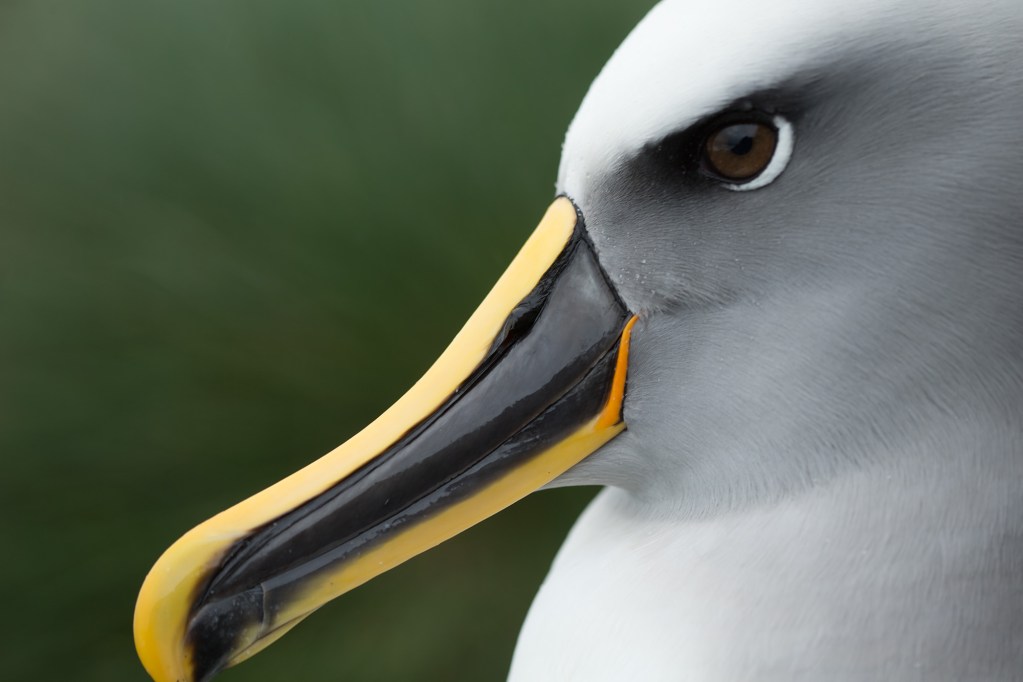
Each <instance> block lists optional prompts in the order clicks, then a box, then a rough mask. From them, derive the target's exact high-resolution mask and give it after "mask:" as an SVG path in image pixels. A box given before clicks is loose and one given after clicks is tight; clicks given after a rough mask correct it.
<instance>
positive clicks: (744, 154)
mask: <svg viewBox="0 0 1023 682" xmlns="http://www.w3.org/2000/svg"><path fill="white" fill-rule="evenodd" d="M777 146H778V131H777V130H776V129H775V128H774V127H773V126H771V125H768V124H766V123H760V122H757V121H744V122H739V123H730V124H728V125H726V126H722V127H721V128H718V129H717V130H715V131H714V132H712V133H711V134H710V135H709V136H708V137H707V143H706V147H705V149H704V158H705V159H706V162H707V166H708V168H709V170H711V171H712V172H713V173H715V174H716V175H718V176H720V177H722V178H724V179H725V180H732V181H735V182H742V181H744V180H752V179H753V178H755V177H756V176H758V175H760V174H761V173H763V172H764V169H765V168H767V166H768V165H769V164H770V163H771V158H772V157H773V156H774V150H775V148H776V147H777Z"/></svg>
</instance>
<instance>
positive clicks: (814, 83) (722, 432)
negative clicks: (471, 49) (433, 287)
mask: <svg viewBox="0 0 1023 682" xmlns="http://www.w3.org/2000/svg"><path fill="white" fill-rule="evenodd" d="M981 4H983V5H984V7H983V8H982V9H981V8H978V7H977V6H974V5H970V6H969V7H966V6H965V5H963V4H962V3H954V2H951V1H948V2H932V3H925V2H922V1H915V0H902V1H900V2H881V1H880V0H865V1H864V2H859V3H845V2H832V1H828V2H816V3H805V2H799V1H797V0H778V1H777V2H774V3H758V2H752V1H747V0H742V1H741V2H738V3H728V4H727V5H726V4H719V6H710V5H708V4H707V3H696V2H692V1H690V0H666V1H665V2H663V3H661V4H660V5H658V6H657V7H656V8H655V9H654V10H653V11H652V12H651V14H649V15H648V17H647V18H646V19H645V20H644V21H643V22H642V23H641V24H640V25H639V26H638V27H637V28H636V30H635V31H634V32H633V33H632V34H631V35H630V36H629V38H628V39H627V40H626V41H625V42H624V43H623V44H622V46H621V47H620V48H619V49H618V51H617V52H616V54H615V55H614V56H613V58H612V59H611V61H610V62H609V63H608V64H607V66H606V67H605V68H604V70H603V71H602V73H601V74H600V75H599V77H598V78H597V79H596V81H595V82H594V84H593V86H592V87H591V89H590V91H589V93H588V94H587V95H586V97H585V99H584V101H583V103H582V106H581V108H580V110H579V112H578V114H577V115H576V117H575V119H574V121H573V123H572V125H571V126H570V128H569V131H568V135H567V138H566V142H565V147H564V153H563V157H562V162H561V167H560V170H559V173H558V185H557V187H558V190H557V195H558V198H557V199H556V200H555V201H554V203H553V204H552V205H551V207H550V208H549V209H548V211H547V213H546V215H545V216H544V218H543V219H542V220H541V222H540V225H539V227H537V229H536V231H535V232H534V233H533V235H532V236H531V237H530V238H529V240H528V241H527V242H526V243H525V245H524V246H523V248H522V250H521V252H520V253H519V255H518V256H517V257H516V258H515V260H514V261H513V262H512V264H511V265H510V266H509V268H508V270H507V271H506V272H505V274H504V275H503V276H502V277H501V278H500V279H499V281H498V282H497V284H496V285H495V287H494V289H493V290H492V291H491V293H490V294H489V295H488V296H487V297H486V299H485V300H484V302H483V303H482V304H481V306H480V307H479V309H478V310H477V311H476V312H475V313H474V314H473V316H472V317H471V318H470V320H469V321H468V322H467V323H466V325H465V327H464V328H463V330H462V331H461V332H460V333H459V334H458V335H457V336H456V337H455V339H454V341H453V342H452V343H451V345H450V346H449V348H448V349H447V350H446V351H445V352H444V353H443V354H442V355H441V357H440V358H439V359H438V360H437V362H436V364H434V366H433V367H431V369H430V370H429V371H428V372H427V373H426V374H425V375H424V376H423V378H422V379H420V380H419V382H418V383H416V384H415V385H414V386H413V387H412V388H411V389H410V390H409V392H408V393H407V394H406V395H404V396H403V397H402V398H401V399H400V400H399V401H398V402H397V403H395V405H394V406H392V407H391V408H390V409H388V410H387V411H386V412H385V413H384V414H383V415H381V416H380V417H379V418H378V419H377V420H376V421H374V422H373V423H372V424H370V425H369V426H368V427H366V429H365V430H363V431H362V432H360V433H359V434H357V435H356V436H354V437H353V438H352V439H351V440H349V441H348V442H346V443H344V444H342V445H341V446H339V447H338V448H337V449H335V450H334V451H332V452H331V453H329V454H327V455H326V456H324V457H323V458H321V459H319V460H317V461H315V462H313V463H312V464H310V465H309V466H307V467H306V468H304V469H302V470H300V471H298V472H296V473H295V474H293V475H291V476H289V477H288V478H286V479H284V480H282V481H280V482H279V483H276V484H274V485H273V486H271V487H269V488H267V489H266V490H264V491H262V492H260V493H258V494H256V495H254V496H253V497H251V498H249V499H247V500H244V501H242V502H240V503H238V504H237V505H235V506H234V507H232V508H230V509H228V510H226V511H224V512H222V513H221V514H219V515H217V516H215V517H214V518H212V519H210V520H208V521H206V522H205V523H202V524H200V525H199V526H197V527H196V528H194V529H193V530H191V531H189V532H188V533H187V534H185V535H184V536H183V537H182V538H181V539H179V540H178V541H177V542H176V543H174V544H173V545H172V546H171V547H170V548H169V549H168V550H167V551H166V553H164V555H163V556H162V557H161V558H160V559H159V560H158V561H157V563H156V564H155V566H154V567H153V569H152V570H151V572H150V574H149V575H148V577H147V578H146V581H145V583H144V585H143V588H142V591H141V593H140V595H139V600H138V604H137V607H136V612H135V638H136V644H137V648H138V651H139V655H140V657H141V659H142V661H143V663H144V665H145V667H146V669H147V670H148V671H149V673H150V674H151V675H152V676H153V677H154V678H155V679H156V680H158V682H171V681H177V682H185V681H188V682H192V681H194V680H202V681H205V680H209V679H210V678H212V677H213V676H214V675H215V674H216V673H217V672H218V671H219V670H221V669H223V668H225V667H227V666H230V665H234V664H236V663H238V662H240V661H242V660H244V659H246V658H248V657H249V656H251V655H253V654H254V653H256V652H258V651H260V650H261V649H262V648H264V647H265V646H267V645H268V644H270V643H272V642H273V641H274V640H276V639H277V638H278V637H280V636H281V635H283V634H284V633H285V632H287V631H288V630H289V629H290V628H292V627H293V626H294V625H295V624H297V623H298V622H299V621H301V620H302V619H303V618H304V617H305V616H306V615H308V614H309V613H311V612H312V611H313V610H315V609H316V608H318V607H319V606H321V605H323V604H324V603H325V602H326V601H328V600H330V599H333V598H335V597H337V596H339V595H341V594H343V593H345V592H347V591H349V590H351V589H353V588H355V587H357V586H358V585H360V584H362V583H364V582H366V581H368V580H370V579H371V578H373V577H374V576H376V575H378V574H380V573H382V572H384V571H386V570H388V569H390V568H392V567H394V566H396V565H398V564H400V563H401V562H403V561H405V560H407V559H409V558H410V557H412V556H414V555H416V554H418V553H420V552H423V551H425V550H427V549H429V548H430V547H433V546H435V545H437V544H438V543H440V542H443V541H444V540H446V539H447V538H450V537H451V536H453V535H455V534H457V533H459V532H461V531H462V530H464V529H466V528H468V527H469V526H471V525H473V524H475V523H477V522H479V521H481V520H482V519H484V518H486V517H487V516H489V515H491V514H493V513H495V512H497V511H499V510H500V509H502V508H504V507H506V506H508V505H510V504H512V503H513V502H515V501H516V500H518V499H520V498H522V497H523V496H525V495H527V494H529V493H530V492H532V491H534V490H536V489H538V488H540V487H543V486H545V485H560V484H571V483H589V484H593V483H598V484H607V485H617V486H620V487H623V488H626V489H629V490H632V491H633V492H635V493H636V494H640V495H642V494H646V495H653V494H658V495H662V496H664V497H666V498H670V499H676V500H678V501H679V502H678V503H679V504H686V505H690V506H693V507H701V506H703V507H707V506H714V505H717V506H720V505H722V504H739V503H749V502H751V501H755V500H756V499H758V498H759V497H760V496H762V495H771V494H773V493H774V492H777V491H778V490H780V489H782V488H785V487H792V486H798V485H806V484H809V483H810V482H812V481H814V480H818V479H819V478H821V477H827V476H830V475H834V473H835V472H836V471H837V470H839V469H840V467H842V466H845V465H849V466H854V465H856V464H857V463H858V462H862V461H863V460H864V459H865V458H867V457H869V452H870V448H869V443H868V441H869V440H870V439H875V440H876V439H878V438H882V439H884V438H892V439H895V438H899V437H903V436H905V435H906V430H905V429H906V424H907V423H919V422H921V421H927V420H930V419H935V418H937V416H940V414H941V409H940V408H941V405H940V404H939V403H940V401H935V399H934V395H935V393H936V391H937V389H938V388H939V387H940V386H941V385H942V384H943V383H944V382H958V383H959V384H960V385H961V384H963V383H968V382H973V383H976V384H979V385H986V384H985V381H986V380H988V379H990V377H988V376H986V375H984V373H983V369H982V368H981V367H980V365H979V364H977V363H974V362H973V358H975V357H977V356H979V355H984V354H988V355H990V354H998V353H1012V352H1015V351H1014V350H1013V348H1015V346H1009V345H1007V344H1008V342H1007V339H1012V338H1018V333H1019V331H1020V330H1019V318H1018V315H1015V314H1011V311H1012V310H1014V309H1015V308H1014V307H1013V306H1016V307H1018V302H1019V300H1020V293H1021V292H1020V288H1021V284H1020V279H1021V278H1019V275H1018V273H1019V267H1020V262H1021V261H1020V253H1021V247H1020V239H1019V229H1018V227H1019V217H1020V216H1021V215H1023V203H1021V198H1020V197H1021V194H1020V193H1019V192H1018V191H1017V189H1016V185H1018V182H1019V177H1020V156H1019V154H1018V148H1019V147H1018V143H1019V142H1020V137H1021V135H1020V132H1019V127H1018V125H1017V123H1016V121H1015V116H1016V114H1017V112H1018V111H1019V110H1020V109H1021V107H1020V104H1023V102H1021V101H1020V100H1021V95H1020V93H1021V92H1023V88H1020V87H1019V86H1020V82H1019V78H1020V77H1019V76H1018V75H1015V76H1013V78H1015V79H1016V80H1015V81H1014V83H1013V84H1011V85H1012V87H1008V86H1007V85H1006V84H1005V83H1004V80H1001V77H1002V74H1003V73H1004V71H1005V70H1004V69H1003V68H1002V67H1001V65H1003V64H1005V63H1010V62H1011V63H1016V64H1019V63H1020V62H1021V61H1023V60H1021V58H1020V52H1021V49H1023V48H1021V47H1020V44H1019V41H1017V40H1014V39H1013V36H1018V34H1019V29H1020V25H1019V23H1020V22H1019V17H1018V16H1017V15H1018V12H1013V11H1012V8H1011V7H1010V5H1011V3H1010V2H1008V1H1005V2H997V1H992V2H987V3H981ZM1000 18H1003V19H1005V20H1004V21H999V19H1000ZM1014 334H1015V336H1013V335H1014ZM935 367H941V368H946V369H947V371H944V370H943V373H941V374H940V375H936V374H935ZM879 406H882V407H883V408H884V409H879ZM907 410H909V412H908V414H909V416H910V417H911V418H907ZM796 435H798V436H799V437H798V438H796ZM765 452H766V453H775V455H774V456H770V457H765V456H764V455H763V453H765ZM836 452H837V453H838V454H839V455H840V456H835V453H836ZM825 453H826V454H828V456H825Z"/></svg>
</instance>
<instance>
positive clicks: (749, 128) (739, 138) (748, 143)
mask: <svg viewBox="0 0 1023 682" xmlns="http://www.w3.org/2000/svg"><path fill="white" fill-rule="evenodd" d="M721 132H722V133H724V135H725V139H724V143H725V144H724V146H725V148H727V149H728V151H730V152H731V153H733V154H735V155H736V156H746V155H747V154H749V153H750V152H751V151H753V143H754V140H755V138H756V134H757V126H756V124H753V123H743V124H740V125H734V126H728V127H727V128H725V129H724V130H722V131H721Z"/></svg>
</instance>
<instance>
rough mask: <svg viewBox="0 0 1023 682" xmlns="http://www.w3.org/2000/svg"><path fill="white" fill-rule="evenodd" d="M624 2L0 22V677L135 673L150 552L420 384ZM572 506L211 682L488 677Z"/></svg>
mask: <svg viewBox="0 0 1023 682" xmlns="http://www.w3.org/2000/svg"><path fill="white" fill-rule="evenodd" d="M650 4H652V3H651V2H649V1H646V0H644V1H639V0H614V1H612V0H599V1H598V0H557V1H555V2H550V1H544V0H516V1H515V2H507V1H504V0H437V1H435V2H423V1H422V0H387V1H382V0H379V1H378V0H374V1H372V2H371V1H370V0H364V1H363V2H344V1H343V0H291V1H289V2H283V1H281V0H276V1H270V0H245V1H242V0H234V1H229V2H211V1H210V0H202V1H200V0H175V1H173V2H171V1H166V0H164V1H161V2H155V1H153V0H88V2H75V3H72V2H40V1H38V0H36V1H28V0H6V1H5V2H3V3H0V315H2V323H0V457H2V470H0V504H2V505H3V514H0V532H2V537H3V547H4V558H3V560H2V562H0V590H2V603H3V606H4V616H3V623H4V624H3V626H2V628H3V634H2V637H0V647H2V648H3V651H2V655H0V660H2V670H0V677H2V678H3V679H5V680H62V681H63V680H68V681H71V680H74V681H92V680H95V681H100V680H102V681H104V682H106V681H110V680H143V679H144V677H145V676H144V674H143V672H142V669H141V666H140V665H139V664H138V662H137V660H136V658H135V654H134V650H133V646H132V641H131V615H132V609H133V606H134V599H135V595H136V591H137V589H138V586H139V585H140V583H141V581H142V578H143V576H144V575H145V572H146V571H147V570H148V568H149V566H150V565H151V563H152V562H153V561H154V560H155V559H156V557H157V556H158V555H159V553H160V552H161V551H162V550H163V549H164V548H165V547H166V546H167V545H168V544H169V543H170V542H172V541H173V540H174V539H175V538H176V537H177V536H178V535H180V534H181V533H182V532H183V531H185V530H187V529H188V528H189V527H191V526H192V525H193V524H195V523H197V522H199V521H201V520H202V519H204V518H206V517H207V516H209V515H212V514H213V513H215V512H217V511H219V510H220V509H222V508H224V507H226V506H228V505H230V504H232V503H233V502H235V501H237V500H239V499H241V498H243V497H245V496H247V495H249V494H250V493H252V492H254V491H256V490H258V489H260V488H262V487H263V486H265V485H267V484H269V483H270V482H272V481H274V480H276V479H278V478H279V477H281V476H283V475H285V474H287V473H290V472H291V471H293V470H294V469H296V468H298V467H300V466H302V465H303V464H304V463H306V462H308V461H310V460H311V459H313V458H315V457H316V456H318V455H320V454H322V453H323V452H325V451H327V450H329V449H330V448H332V447H333V446H335V445H336V444H338V443H339V442H341V441H342V440H344V439H345V438H346V437H347V436H349V435H351V434H352V433H354V432H355V431H356V430H357V429H358V428H359V427H361V426H362V425H364V424H365V423H367V422H368V421H369V420H371V419H372V418H373V417H374V416H375V415H376V414H377V413H379V412H380V411H381V410H382V409H383V408H385V407H386V406H387V405H388V404H390V402H391V401H392V400H393V399H394V398H396V397H397V396H398V395H400V394H401V393H402V392H403V391H404V389H405V388H406V387H407V386H408V385H410V384H411V382H412V381H413V380H414V379H415V378H417V377H418V376H419V375H420V373H421V372H422V371H423V370H424V369H425V368H426V367H427V366H428V365H429V364H430V362H431V360H432V359H433V358H434V357H435V356H436V354H437V353H438V352H439V351H440V350H441V349H442V348H443V347H444V346H445V345H446V343H447V341H448V339H449V338H450V337H451V336H452V335H453V334H454V332H455V331H457V329H458V328H459V326H460V324H461V322H462V321H463V320H464V319H465V318H466V316H467V315H468V314H469V312H471V310H472V309H473V308H474V307H475V305H476V303H477V302H478V301H479V300H480V298H481V297H482V296H483V294H484V293H485V292H486V291H487V290H488V289H489V287H490V285H491V283H492V282H493V281H494V280H495V279H496V278H497V276H498V275H499V274H500V272H501V271H502V270H503V268H504V265H505V264H506V263H507V262H508V261H509V260H510V258H511V256H512V255H513V254H514V252H515V250H516V248H517V246H518V245H519V244H520V243H521V242H522V241H523V240H524V238H525V237H526V236H527V235H528V233H529V231H530V230H531V229H532V228H533V226H534V225H535V224H536V222H537V220H538V219H539V217H540V216H541V215H542V213H543V211H544V209H545V208H546V206H547V204H548V203H549V201H550V199H551V197H552V193H553V179H554V175H555V170H556V168H557V162H558V157H559V153H560V144H561V139H562V135H563V132H564V128H565V126H566V125H567V124H568V122H569V121H570V119H571V116H572V114H573V112H574V111H575V108H576V107H577V105H578V103H579V100H580V99H581V97H582V95H583V94H584V93H585V90H586V88H587V86H588V84H589V82H590V81H591V80H592V79H593V77H594V76H595V75H596V73H597V72H598V70H599V68H600V66H601V65H602V63H603V62H604V61H605V60H606V59H607V57H608V56H609V55H610V53H611V51H612V50H613V49H614V47H615V46H616V45H617V44H618V42H620V40H621V39H622V38H623V37H624V36H625V35H626V33H627V31H628V30H629V29H630V28H631V27H632V25H634V23H635V22H636V21H637V20H638V19H639V18H640V17H641V16H642V14H643V12H644V11H645V10H646V9H647V8H648V6H649V5H650ZM591 495H592V491H557V492H554V493H543V494H540V495H536V496H533V497H532V498H530V499H528V500H526V501H525V502H523V503H521V504H520V505H518V506H516V507H513V508H512V509H510V510H508V511H507V512H505V513H504V514H502V515H499V516H498V517H496V518H495V519H493V520H491V521H489V522H487V523H484V524H482V525H481V526H480V527H478V528H476V529H474V530H473V531H470V532H469V533H467V534H466V535H464V536H462V537H459V538H457V539H456V540H454V541H452V542H450V543H449V544H447V545H445V546H443V547H441V548H439V549H437V550H434V551H433V552H430V553H428V554H427V555H426V556H423V557H420V558H417V559H415V560H414V561H412V562H409V563H408V564H406V565H405V566H403V567H401V568H400V569H398V570H396V571H394V572H392V573H390V574H388V575H385V576H383V577H381V578H380V579H378V580H377V581H375V582H374V583H371V584H370V585H367V586H365V587H364V588H361V589H360V590H357V591H356V592H354V593H352V594H350V595H347V596H346V597H344V598H343V599H341V600H339V601H337V602H335V603H333V604H331V605H330V606H328V607H326V608H324V609H322V610H321V611H320V612H318V613H317V614H315V615H314V616H312V617H311V618H309V619H308V621H307V622H306V623H305V624H303V625H302V626H300V627H299V628H298V629H297V630H296V631H295V632H294V633H293V634H291V635H289V636H288V637H285V638H284V639H283V640H282V641H281V642H279V643H278V644H276V645H274V646H273V647H271V648H270V649H268V650H267V651H266V652H264V653H262V654H260V655H259V656H258V657H256V658H254V659H252V660H251V661H250V662H247V663H245V664H243V665H242V666H240V667H238V668H236V669H233V670H230V671H228V672H227V673H225V674H224V675H223V679H224V680H225V681H232V680H233V681H234V682H243V681H249V682H255V681H259V680H308V681H316V680H331V681H336V680H444V681H456V680H498V679H502V678H503V676H504V675H505V673H506V671H507V667H508V663H509V660H510V657H511V651H512V647H513V645H514V640H515V635H516V632H517V630H518V628H519V626H520V624H521V621H522V619H523V617H524V615H525V612H526V608H527V607H528V604H529V602H530V600H531V598H532V595H533V594H534V592H535V590H536V588H537V587H538V585H539V583H540V581H541V579H542V577H543V575H544V573H545V571H546V569H547V567H548V566H549V563H550V560H551V558H552V557H553V555H554V552H555V550H556V548H557V546H558V545H559V543H560V542H561V540H562V538H563V537H564V534H565V532H566V531H567V529H568V528H569V526H570V525H571V522H572V520H573V518H574V517H575V515H576V514H577V513H578V512H579V510H580V509H581V508H582V506H583V505H584V504H585V502H586V500H587V499H589V497H590V496H591Z"/></svg>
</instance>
